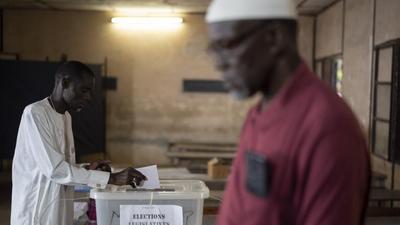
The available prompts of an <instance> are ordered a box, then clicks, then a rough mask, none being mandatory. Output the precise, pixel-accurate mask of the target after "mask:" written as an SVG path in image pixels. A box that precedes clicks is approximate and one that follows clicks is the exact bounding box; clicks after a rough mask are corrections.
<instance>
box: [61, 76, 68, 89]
mask: <svg viewBox="0 0 400 225" xmlns="http://www.w3.org/2000/svg"><path fill="white" fill-rule="evenodd" d="M61 85H62V88H63V89H67V88H68V87H69V85H70V79H69V78H68V77H63V78H62V80H61Z"/></svg>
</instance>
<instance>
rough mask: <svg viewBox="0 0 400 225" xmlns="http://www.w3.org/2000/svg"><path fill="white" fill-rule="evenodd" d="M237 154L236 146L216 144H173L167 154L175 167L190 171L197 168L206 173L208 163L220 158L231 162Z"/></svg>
mask: <svg viewBox="0 0 400 225" xmlns="http://www.w3.org/2000/svg"><path fill="white" fill-rule="evenodd" d="M235 154H236V145H235V144H220V143H218V144H216V143H171V144H170V145H169V147H168V151H167V152H166V153H165V155H166V156H167V157H169V158H170V159H171V161H172V164H173V165H174V166H184V167H187V168H188V169H189V170H192V169H194V168H197V169H199V170H202V172H205V170H206V168H207V161H208V160H210V159H212V158H219V159H222V160H227V161H229V162H231V161H232V160H233V158H234V157H235Z"/></svg>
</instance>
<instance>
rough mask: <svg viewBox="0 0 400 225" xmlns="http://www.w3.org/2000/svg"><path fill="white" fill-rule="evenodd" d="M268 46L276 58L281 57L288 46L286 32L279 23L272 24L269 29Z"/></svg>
mask: <svg viewBox="0 0 400 225" xmlns="http://www.w3.org/2000/svg"><path fill="white" fill-rule="evenodd" d="M267 36H268V42H269V43H268V44H269V46H270V53H271V54H272V55H274V56H278V55H280V54H281V53H282V52H283V51H284V48H285V45H286V38H287V37H286V35H285V30H284V29H283V27H282V26H280V25H279V24H278V23H275V22H271V23H270V24H269V28H268V33H267Z"/></svg>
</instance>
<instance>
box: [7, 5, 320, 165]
mask: <svg viewBox="0 0 400 225" xmlns="http://www.w3.org/2000/svg"><path fill="white" fill-rule="evenodd" d="M111 16H112V15H111V14H109V13H104V12H78V11H44V10H5V13H4V18H5V21H4V22H5V29H4V37H5V46H4V47H5V51H8V52H17V53H20V54H21V56H22V59H29V60H44V59H45V58H46V57H49V59H50V60H51V61H58V60H59V59H60V56H61V54H63V53H65V54H67V55H68V57H69V59H76V60H81V61H83V62H86V63H99V64H101V63H103V61H104V57H107V58H108V74H110V75H112V76H115V77H117V78H118V89H117V90H116V91H109V92H108V93H107V109H106V110H107V121H106V126H107V137H106V141H107V146H106V151H107V154H108V157H109V158H110V159H111V160H112V161H113V162H116V163H126V164H128V163H129V164H131V163H133V164H134V165H135V166H138V165H144V164H154V163H156V164H159V165H164V164H168V163H169V160H168V158H166V157H165V156H164V153H165V151H166V149H167V147H168V143H171V142H179V141H189V142H211V143H235V142H236V141H237V139H238V135H239V132H240V128H241V126H242V122H243V119H244V117H245V115H246V113H247V109H248V108H249V106H250V105H251V104H252V102H254V100H250V101H247V102H241V103H238V102H235V101H233V100H231V98H230V97H229V96H227V95H225V94H186V93H182V80H183V79H188V78H195V79H218V78H219V77H218V73H217V72H216V71H215V70H214V69H213V65H212V62H211V60H210V58H209V57H208V55H207V54H206V52H205V49H206V46H207V35H206V25H205V23H204V22H203V21H204V17H203V15H186V16H185V23H184V25H183V26H182V27H179V28H178V29H163V30H160V29H150V30H143V29H126V28H121V27H117V26H115V25H113V24H111V23H110V22H109V21H110V18H111ZM312 23H313V20H312V19H310V18H303V19H301V20H300V24H305V25H304V29H303V28H302V27H303V26H302V25H301V28H300V37H301V38H300V41H299V45H300V48H301V49H302V51H304V54H303V55H304V57H305V58H306V61H307V62H312V50H310V49H312V48H310V46H312V43H313V40H312V38H308V37H307V36H311V37H312V36H313V35H312V32H313V30H312V28H313V24H312ZM310 64H311V63H310ZM96 157H97V156H96ZM85 159H87V158H85Z"/></svg>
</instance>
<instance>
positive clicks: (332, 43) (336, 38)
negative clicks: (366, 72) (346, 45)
mask: <svg viewBox="0 0 400 225" xmlns="http://www.w3.org/2000/svg"><path fill="white" fill-rule="evenodd" d="M343 6H344V4H343V1H339V2H338V3H336V4H334V5H333V6H331V7H330V8H328V9H326V10H325V11H324V12H322V13H320V14H319V15H318V16H317V18H316V37H315V39H316V40H315V58H316V59H321V58H324V57H328V56H332V55H335V54H339V53H342V45H343V42H342V39H343V38H342V35H343Z"/></svg>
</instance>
